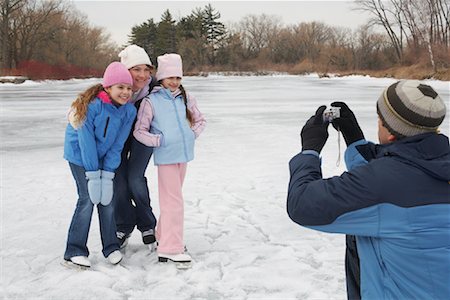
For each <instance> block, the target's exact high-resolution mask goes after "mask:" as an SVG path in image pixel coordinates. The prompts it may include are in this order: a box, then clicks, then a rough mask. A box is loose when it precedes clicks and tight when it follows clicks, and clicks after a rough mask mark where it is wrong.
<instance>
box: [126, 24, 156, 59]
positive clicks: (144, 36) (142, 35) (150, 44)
mask: <svg viewBox="0 0 450 300" xmlns="http://www.w3.org/2000/svg"><path fill="white" fill-rule="evenodd" d="M156 36H157V25H156V24H155V23H154V22H153V19H148V20H147V22H144V23H142V24H141V25H137V26H133V28H131V34H130V35H129V38H128V43H129V44H136V45H138V46H140V47H142V48H144V49H145V51H147V53H148V55H149V56H150V57H151V58H154V57H155V55H156V52H155V51H156V48H155V45H156Z"/></svg>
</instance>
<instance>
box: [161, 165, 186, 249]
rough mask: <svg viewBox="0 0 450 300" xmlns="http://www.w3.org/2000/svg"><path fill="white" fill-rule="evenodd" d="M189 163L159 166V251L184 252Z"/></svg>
mask: <svg viewBox="0 0 450 300" xmlns="http://www.w3.org/2000/svg"><path fill="white" fill-rule="evenodd" d="M186 167H187V164H186V163H183V164H172V165H159V166H158V190H159V207H160V217H159V221H158V228H157V238H158V239H159V241H158V252H159V253H166V254H178V253H183V252H184V242H183V230H184V201H183V195H182V187H183V182H184V177H185V175H186Z"/></svg>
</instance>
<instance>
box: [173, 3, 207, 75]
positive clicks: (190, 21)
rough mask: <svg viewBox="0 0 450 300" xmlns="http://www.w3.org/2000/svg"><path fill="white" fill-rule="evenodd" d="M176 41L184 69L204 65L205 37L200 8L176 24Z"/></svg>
mask: <svg viewBox="0 0 450 300" xmlns="http://www.w3.org/2000/svg"><path fill="white" fill-rule="evenodd" d="M177 41H178V51H179V53H180V54H181V56H182V57H183V64H184V65H185V66H186V69H193V68H195V66H199V65H203V64H205V62H206V57H205V53H206V35H205V31H204V28H203V11H202V10H201V9H200V8H196V9H195V10H193V11H192V13H191V14H190V15H189V16H187V17H183V18H181V20H180V21H179V22H178V24H177Z"/></svg>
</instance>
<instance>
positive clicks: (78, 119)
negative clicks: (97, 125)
mask: <svg viewBox="0 0 450 300" xmlns="http://www.w3.org/2000/svg"><path fill="white" fill-rule="evenodd" d="M102 90H103V86H102V85H101V84H100V83H99V84H96V85H94V86H91V87H90V88H88V89H87V90H85V91H84V92H82V93H80V94H79V95H78V97H77V99H75V101H73V102H72V105H71V107H72V110H73V111H74V115H73V117H74V118H73V124H74V125H75V127H79V126H80V125H81V124H83V122H84V120H85V119H86V114H87V110H88V105H89V103H91V101H92V100H94V99H95V97H96V96H97V95H98V93H100V92H101V91H102Z"/></svg>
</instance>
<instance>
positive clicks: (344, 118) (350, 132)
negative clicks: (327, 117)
mask: <svg viewBox="0 0 450 300" xmlns="http://www.w3.org/2000/svg"><path fill="white" fill-rule="evenodd" d="M331 106H334V107H340V108H341V111H340V114H341V116H340V117H339V118H337V119H334V120H333V121H332V124H333V127H334V129H336V130H340V131H341V132H342V135H343V136H344V139H345V143H346V144H347V146H348V145H350V144H352V143H354V142H356V141H358V140H361V139H363V138H364V133H363V132H362V130H361V127H359V124H358V121H356V117H355V114H354V113H353V112H352V111H351V110H350V108H348V106H347V104H345V103H344V102H333V103H331Z"/></svg>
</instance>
